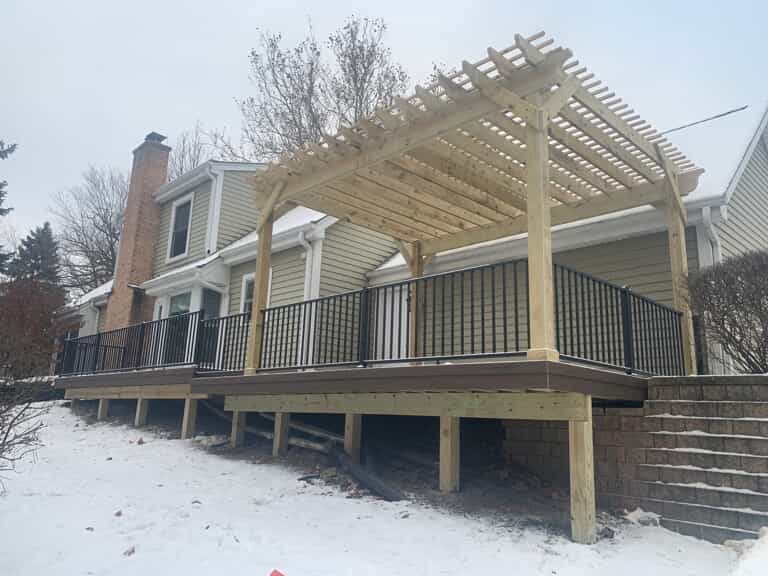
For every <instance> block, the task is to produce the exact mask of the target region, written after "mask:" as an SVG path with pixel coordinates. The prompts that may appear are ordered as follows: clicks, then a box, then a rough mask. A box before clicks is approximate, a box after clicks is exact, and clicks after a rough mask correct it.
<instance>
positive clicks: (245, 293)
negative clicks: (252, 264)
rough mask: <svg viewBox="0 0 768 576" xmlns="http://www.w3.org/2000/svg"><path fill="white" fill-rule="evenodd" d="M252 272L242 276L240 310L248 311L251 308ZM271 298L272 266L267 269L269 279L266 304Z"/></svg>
mask: <svg viewBox="0 0 768 576" xmlns="http://www.w3.org/2000/svg"><path fill="white" fill-rule="evenodd" d="M254 277H255V276H254V274H246V275H245V276H243V285H242V293H241V294H242V297H241V299H240V312H250V311H251V309H252V308H253V285H254ZM271 300H272V268H270V269H269V280H268V284H267V306H269V303H270V301H271Z"/></svg>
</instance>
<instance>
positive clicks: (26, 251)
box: [8, 222, 59, 287]
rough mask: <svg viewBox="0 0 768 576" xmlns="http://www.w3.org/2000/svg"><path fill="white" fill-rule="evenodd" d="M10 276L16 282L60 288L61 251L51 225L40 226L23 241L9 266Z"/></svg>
mask: <svg viewBox="0 0 768 576" xmlns="http://www.w3.org/2000/svg"><path fill="white" fill-rule="evenodd" d="M8 275H9V276H10V277H11V278H13V279H14V280H33V281H36V282H39V283H40V284H43V285H47V286H49V287H58V286H59V249H58V245H57V244H56V240H54V238H53V231H52V230H51V225H50V223H48V222H46V223H45V224H43V225H42V226H38V227H37V228H35V229H34V230H33V231H32V232H30V233H29V235H28V236H27V237H26V238H24V239H23V240H22V241H21V244H20V245H19V248H18V250H17V252H16V255H15V256H14V258H13V260H11V263H10V264H9V266H8Z"/></svg>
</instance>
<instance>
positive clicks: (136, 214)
mask: <svg viewBox="0 0 768 576" xmlns="http://www.w3.org/2000/svg"><path fill="white" fill-rule="evenodd" d="M163 140H165V136H162V135H161V134H158V133H157V132H150V133H149V134H147V137H146V138H145V139H144V142H142V143H141V144H140V145H139V147H138V148H136V149H135V150H134V151H133V168H132V169H131V181H130V184H129V187H128V200H127V202H126V206H125V217H124V219H123V229H122V231H121V232H120V247H119V249H118V253H117V266H116V270H115V281H114V285H113V286H112V294H111V295H110V297H109V302H108V303H107V321H106V329H107V330H113V329H115V328H122V327H124V326H128V325H129V324H135V323H137V322H142V321H145V320H151V319H152V308H153V305H154V302H153V299H152V298H149V297H147V296H145V295H144V294H143V293H142V292H141V290H139V289H138V288H137V287H138V285H139V284H141V283H142V282H144V281H145V280H149V279H150V278H152V267H153V259H154V234H155V232H156V231H157V229H158V226H159V223H160V209H159V206H158V204H157V203H156V202H155V200H154V199H153V197H152V195H153V194H154V193H155V191H156V190H157V189H158V188H160V186H162V185H163V184H165V183H166V182H167V180H168V153H169V152H170V151H171V149H170V147H168V146H166V145H165V144H163Z"/></svg>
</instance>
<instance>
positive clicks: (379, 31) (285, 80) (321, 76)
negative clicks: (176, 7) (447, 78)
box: [211, 17, 408, 161]
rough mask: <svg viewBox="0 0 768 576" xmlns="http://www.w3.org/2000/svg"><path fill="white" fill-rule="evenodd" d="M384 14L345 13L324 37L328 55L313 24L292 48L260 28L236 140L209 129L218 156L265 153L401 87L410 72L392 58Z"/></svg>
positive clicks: (315, 133)
mask: <svg viewBox="0 0 768 576" xmlns="http://www.w3.org/2000/svg"><path fill="white" fill-rule="evenodd" d="M385 32H386V25H385V24H384V22H383V21H382V20H379V19H376V20H369V19H363V18H358V17H351V18H349V19H348V20H347V21H346V23H345V24H344V26H342V27H341V28H340V29H339V30H337V31H335V32H334V33H332V34H331V35H330V36H329V37H328V41H327V45H326V47H327V48H328V50H329V51H330V55H331V58H330V61H329V62H326V59H325V58H324V54H323V50H322V45H321V44H320V43H319V42H318V41H317V39H316V38H315V36H314V33H313V31H312V27H311V26H310V29H309V32H308V33H307V36H306V37H305V38H304V39H303V40H302V41H301V42H299V43H298V44H297V45H296V46H295V47H294V48H283V47H282V46H281V41H282V36H281V35H280V34H275V33H270V32H263V33H262V34H261V35H260V41H259V47H258V48H256V49H254V50H252V51H251V54H250V62H251V74H250V77H251V81H252V83H253V87H254V94H253V95H252V96H250V97H249V98H246V99H245V100H242V101H238V105H239V107H240V112H241V113H242V118H243V124H242V128H241V138H240V144H239V145H235V144H233V143H232V142H231V140H229V139H228V138H227V137H226V134H224V133H223V132H214V133H212V134H211V137H212V141H213V144H214V146H215V147H216V148H217V150H218V152H219V154H221V155H222V156H223V157H227V158H232V159H238V160H257V161H269V160H273V159H275V158H277V157H278V156H280V155H281V154H282V153H284V152H286V151H290V150H296V149H299V148H301V147H302V146H304V145H305V144H306V143H308V142H316V141H318V140H320V139H321V138H322V137H323V136H324V135H326V134H328V133H333V132H335V131H336V130H337V129H338V128H339V126H340V125H342V124H350V123H353V122H355V121H357V120H359V119H361V118H363V117H366V116H368V115H370V114H371V113H372V112H373V111H374V109H375V107H376V106H377V105H381V104H389V103H390V102H391V101H392V99H393V98H394V96H396V95H397V94H398V93H401V92H404V91H405V90H406V88H407V85H408V75H407V74H406V73H405V71H404V70H403V69H402V68H401V67H400V66H399V65H397V64H395V63H393V62H392V55H391V52H390V50H389V48H387V47H386V45H385V44H384V35H385Z"/></svg>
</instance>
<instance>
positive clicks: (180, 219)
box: [167, 194, 193, 261]
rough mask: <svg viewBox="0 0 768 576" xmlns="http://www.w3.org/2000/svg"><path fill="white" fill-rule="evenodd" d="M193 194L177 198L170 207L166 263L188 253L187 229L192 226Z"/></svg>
mask: <svg viewBox="0 0 768 576" xmlns="http://www.w3.org/2000/svg"><path fill="white" fill-rule="evenodd" d="M192 199H193V194H187V195H186V196H182V197H181V198H177V199H176V200H174V201H173V204H172V205H171V227H170V230H169V232H168V258H167V260H168V261H171V260H176V259H178V258H183V257H184V256H186V255H187V254H188V253H189V229H190V227H191V224H192Z"/></svg>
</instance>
